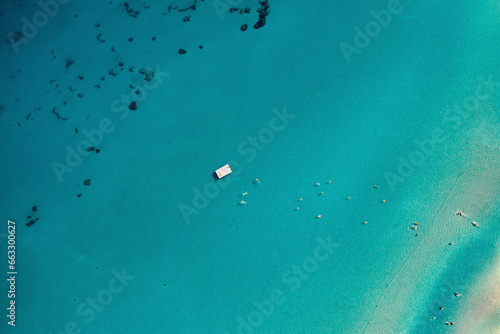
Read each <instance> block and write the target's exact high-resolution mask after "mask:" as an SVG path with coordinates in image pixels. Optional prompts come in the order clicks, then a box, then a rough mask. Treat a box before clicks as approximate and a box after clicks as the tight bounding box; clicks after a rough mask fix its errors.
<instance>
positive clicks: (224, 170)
mask: <svg viewBox="0 0 500 334" xmlns="http://www.w3.org/2000/svg"><path fill="white" fill-rule="evenodd" d="M231 172H232V171H231V168H230V167H229V165H225V166H222V167H221V168H219V169H217V170H216V171H215V174H217V177H218V178H219V179H222V178H223V177H224V176H226V175H228V174H231Z"/></svg>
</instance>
